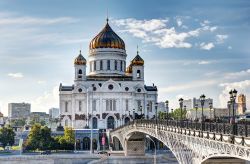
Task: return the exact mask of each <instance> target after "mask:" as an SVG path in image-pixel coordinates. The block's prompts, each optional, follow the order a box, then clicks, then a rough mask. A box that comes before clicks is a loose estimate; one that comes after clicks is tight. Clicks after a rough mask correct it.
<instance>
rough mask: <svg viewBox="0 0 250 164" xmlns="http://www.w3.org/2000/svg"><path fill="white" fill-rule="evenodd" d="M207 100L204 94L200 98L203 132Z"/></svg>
mask: <svg viewBox="0 0 250 164" xmlns="http://www.w3.org/2000/svg"><path fill="white" fill-rule="evenodd" d="M205 98H206V96H205V95H204V94H202V95H201V96H200V101H201V130H202V131H203V130H204V114H203V107H204V103H205Z"/></svg>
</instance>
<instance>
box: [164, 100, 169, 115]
mask: <svg viewBox="0 0 250 164" xmlns="http://www.w3.org/2000/svg"><path fill="white" fill-rule="evenodd" d="M165 105H166V114H167V115H166V116H167V119H168V113H169V111H168V100H166V101H165ZM165 119H166V118H165Z"/></svg>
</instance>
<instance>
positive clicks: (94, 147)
mask: <svg viewBox="0 0 250 164" xmlns="http://www.w3.org/2000/svg"><path fill="white" fill-rule="evenodd" d="M92 143H93V149H94V150H97V140H96V139H93V140H92Z"/></svg>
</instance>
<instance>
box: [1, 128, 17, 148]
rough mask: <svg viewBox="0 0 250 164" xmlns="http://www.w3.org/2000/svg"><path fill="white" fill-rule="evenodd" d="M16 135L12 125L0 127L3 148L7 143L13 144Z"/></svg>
mask: <svg viewBox="0 0 250 164" xmlns="http://www.w3.org/2000/svg"><path fill="white" fill-rule="evenodd" d="M15 135H16V134H15V132H14V131H13V129H12V127H10V126H7V127H3V128H1V129H0V142H1V143H2V145H3V148H5V146H7V145H10V146H12V145H13V144H14V143H15Z"/></svg>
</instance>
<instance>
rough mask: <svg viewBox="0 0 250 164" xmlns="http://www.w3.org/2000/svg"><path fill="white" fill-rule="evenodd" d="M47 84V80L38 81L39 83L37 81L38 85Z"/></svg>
mask: <svg viewBox="0 0 250 164" xmlns="http://www.w3.org/2000/svg"><path fill="white" fill-rule="evenodd" d="M45 83H46V81H45V80H38V81H37V84H45Z"/></svg>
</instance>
